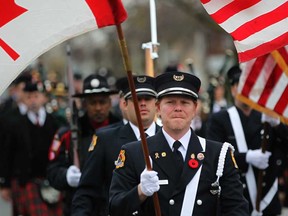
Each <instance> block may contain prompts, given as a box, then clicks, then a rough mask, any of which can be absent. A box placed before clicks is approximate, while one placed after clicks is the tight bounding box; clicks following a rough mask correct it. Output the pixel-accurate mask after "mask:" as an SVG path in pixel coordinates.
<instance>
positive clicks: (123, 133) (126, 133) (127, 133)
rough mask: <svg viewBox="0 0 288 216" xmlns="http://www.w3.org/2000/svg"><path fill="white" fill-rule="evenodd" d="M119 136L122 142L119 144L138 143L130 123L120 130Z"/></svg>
mask: <svg viewBox="0 0 288 216" xmlns="http://www.w3.org/2000/svg"><path fill="white" fill-rule="evenodd" d="M119 134H120V137H119V139H120V140H121V141H120V142H119V143H122V144H126V143H128V142H133V141H137V137H136V136H135V133H134V131H133V129H132V128H131V126H130V124H129V123H127V124H126V125H124V126H123V127H121V128H120V133H119Z"/></svg>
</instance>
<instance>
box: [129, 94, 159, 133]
mask: <svg viewBox="0 0 288 216" xmlns="http://www.w3.org/2000/svg"><path fill="white" fill-rule="evenodd" d="M155 103H156V99H155V98H153V97H151V96H138V105H139V111H140V116H141V120H142V124H143V127H144V128H147V127H149V126H150V125H151V124H152V122H153V121H154V118H155V114H156V104H155ZM126 110H127V116H128V119H129V121H131V122H132V123H133V124H134V125H137V117H136V113H135V109H134V103H133V101H132V99H128V100H126Z"/></svg>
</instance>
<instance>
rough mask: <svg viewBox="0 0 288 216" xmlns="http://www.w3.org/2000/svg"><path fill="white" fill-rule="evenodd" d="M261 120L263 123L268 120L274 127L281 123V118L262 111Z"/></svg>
mask: <svg viewBox="0 0 288 216" xmlns="http://www.w3.org/2000/svg"><path fill="white" fill-rule="evenodd" d="M261 122H262V123H264V122H268V123H269V124H270V125H271V126H272V127H276V126H277V125H279V124H280V119H279V118H273V117H271V116H268V115H266V114H264V113H262V116H261Z"/></svg>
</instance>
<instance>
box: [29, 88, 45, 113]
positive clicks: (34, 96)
mask: <svg viewBox="0 0 288 216" xmlns="http://www.w3.org/2000/svg"><path fill="white" fill-rule="evenodd" d="M25 95H26V96H25V99H24V100H23V102H24V103H25V104H26V105H27V107H28V109H29V110H30V111H32V112H38V110H39V109H40V108H41V107H42V106H43V105H44V104H45V103H46V101H47V98H46V97H45V95H44V94H43V93H41V92H37V91H34V92H27V93H26V94H25Z"/></svg>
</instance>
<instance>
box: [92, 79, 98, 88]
mask: <svg viewBox="0 0 288 216" xmlns="http://www.w3.org/2000/svg"><path fill="white" fill-rule="evenodd" d="M90 85H91V86H92V87H93V88H97V87H98V86H99V85H100V81H99V80H98V79H92V80H91V82H90Z"/></svg>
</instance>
